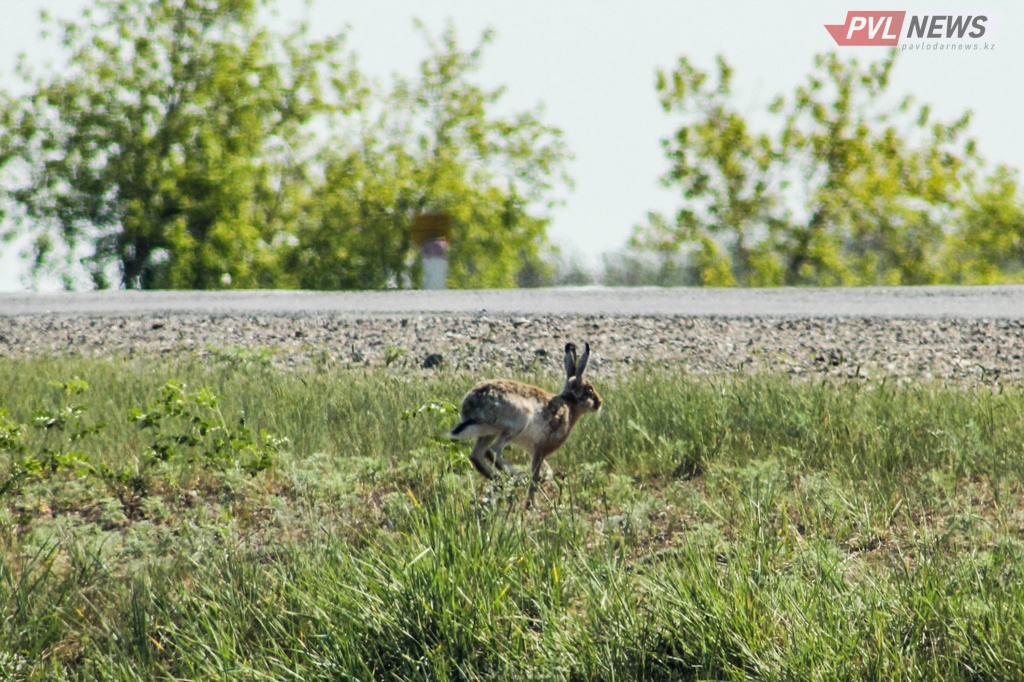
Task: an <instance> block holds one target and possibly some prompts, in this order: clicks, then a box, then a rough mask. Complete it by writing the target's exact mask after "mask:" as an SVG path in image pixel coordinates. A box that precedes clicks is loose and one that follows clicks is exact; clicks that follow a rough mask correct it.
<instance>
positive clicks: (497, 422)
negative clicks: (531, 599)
mask: <svg viewBox="0 0 1024 682" xmlns="http://www.w3.org/2000/svg"><path fill="white" fill-rule="evenodd" d="M584 346H585V349H584V351H583V355H582V356H581V357H580V358H579V359H578V360H577V358H576V346H575V345H573V344H571V343H567V344H565V374H566V379H565V385H564V386H563V387H562V392H561V393H559V394H558V395H554V394H551V393H548V392H547V391H545V390H544V389H542V388H537V387H536V386H530V385H529V384H524V383H522V382H519V381H513V380H512V379H490V380H487V381H481V382H480V383H478V384H477V385H476V386H474V387H473V388H472V389H471V390H470V391H469V393H467V394H466V397H465V398H463V400H462V421H461V422H460V423H459V425H458V426H456V427H455V428H454V429H452V432H451V433H450V434H449V437H450V438H452V439H461V438H476V445H475V446H473V452H472V453H471V454H470V455H469V461H470V462H471V463H472V464H473V466H474V467H476V470H477V471H479V472H480V473H481V474H483V475H484V476H486V477H487V478H490V479H493V478H495V476H496V475H497V471H496V470H495V467H497V470H499V471H505V472H508V473H510V474H514V473H515V470H514V469H513V468H512V467H511V466H509V465H508V464H507V463H506V462H505V458H504V457H502V455H501V452H502V450H504V449H505V446H506V445H508V444H510V443H511V444H512V445H515V446H517V447H520V448H522V449H523V450H526V451H527V452H529V453H530V454H531V455H532V457H533V460H532V462H531V467H530V468H531V473H532V478H531V479H530V490H529V492H528V493H527V497H526V507H527V508H529V507H531V506H532V505H533V495H534V492H535V491H536V488H537V484H538V482H539V481H540V475H541V467H542V466H543V465H544V459H545V458H546V457H547V456H548V455H550V454H551V453H553V452H554V451H555V450H557V449H558V448H560V447H562V444H563V443H565V440H566V439H567V438H568V437H569V434H570V433H571V432H572V428H573V427H574V426H575V425H576V422H577V421H578V420H579V418H580V417H582V416H583V415H584V414H586V413H588V412H597V411H598V410H600V409H601V396H599V395H598V394H597V391H595V390H594V387H593V386H592V385H591V384H590V382H589V381H586V380H585V379H584V378H583V370H585V369H586V368H587V361H588V360H589V359H590V344H584Z"/></svg>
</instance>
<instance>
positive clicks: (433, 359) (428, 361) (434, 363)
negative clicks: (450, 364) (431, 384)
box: [420, 353, 444, 369]
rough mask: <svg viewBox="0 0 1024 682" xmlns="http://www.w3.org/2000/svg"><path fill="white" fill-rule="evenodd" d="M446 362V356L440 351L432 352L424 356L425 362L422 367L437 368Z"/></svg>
mask: <svg viewBox="0 0 1024 682" xmlns="http://www.w3.org/2000/svg"><path fill="white" fill-rule="evenodd" d="M443 364H444V356H443V355H441V354H440V353H431V354H430V355H428V356H427V357H425V358H423V362H422V363H421V364H420V367H422V368H423V369H436V368H438V367H440V366H441V365H443Z"/></svg>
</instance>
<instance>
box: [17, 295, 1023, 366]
mask: <svg viewBox="0 0 1024 682" xmlns="http://www.w3.org/2000/svg"><path fill="white" fill-rule="evenodd" d="M567 340H573V341H576V342H577V343H581V342H583V341H587V342H589V343H590V344H591V346H592V348H593V360H592V367H593V368H594V369H593V370H592V371H593V372H594V374H595V375H596V376H601V375H605V376H606V377H610V376H612V375H614V374H615V373H617V372H620V371H623V370H625V369H628V368H630V367H634V366H641V367H668V368H672V369H674V370H676V371H680V372H686V373H693V374H712V373H722V372H764V371H770V372H781V373H788V374H792V375H798V376H806V377H834V378H837V379H842V378H846V379H851V378H857V379H868V380H871V379H881V378H885V377H892V378H895V379H897V380H900V381H909V380H913V379H921V378H923V379H933V378H934V379H949V380H955V381H960V382H965V383H992V382H1017V381H1021V379H1022V377H1024V373H1022V370H1021V366H1022V361H1024V319H986V318H982V319H956V318H938V319H927V318H898V317H795V316H768V317H728V316H697V315H690V316H683V315H657V316H654V315H519V314H516V315H506V314H493V313H487V312H479V313H476V314H443V315H441V314H438V315H415V314H411V315H404V316H403V315H400V314H396V315H388V316H367V317H357V316H353V315H352V314H312V313H297V312H292V313H288V314H259V315H253V314H244V313H243V314H191V313H178V312H174V313H162V314H153V313H147V314H122V315H89V314H55V313H49V314H16V315H7V316H3V315H0V357H26V356H35V355H61V354H78V355H84V356H90V357H110V356H135V357H139V356H143V357H144V356H154V357H159V356H167V355H184V354H190V355H195V356H196V357H198V358H201V359H204V360H207V361H210V362H235V363H253V362H255V363H273V364H274V365H277V366H280V367H284V368H297V367H315V368H321V369H324V370H343V369H345V368H358V367H367V366H371V367H374V366H375V367H381V366H391V367H393V368H401V367H405V368H408V369H409V370H410V371H429V369H430V368H432V367H435V366H438V365H444V366H447V367H454V368H456V369H459V370H464V371H467V372H472V373H479V374H480V375H481V376H482V375H485V374H486V375H494V374H500V373H508V372H513V371H524V370H530V369H531V368H537V369H550V370H551V371H558V368H559V367H560V366H561V360H560V355H561V349H562V347H563V345H564V343H565V342H566V341H567Z"/></svg>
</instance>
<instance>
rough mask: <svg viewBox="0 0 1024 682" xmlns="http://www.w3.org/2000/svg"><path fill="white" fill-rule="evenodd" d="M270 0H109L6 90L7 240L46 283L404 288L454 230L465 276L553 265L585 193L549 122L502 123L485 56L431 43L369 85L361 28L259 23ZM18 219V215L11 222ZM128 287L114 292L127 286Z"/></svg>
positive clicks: (497, 276) (1, 135)
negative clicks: (429, 245) (559, 230)
mask: <svg viewBox="0 0 1024 682" xmlns="http://www.w3.org/2000/svg"><path fill="white" fill-rule="evenodd" d="M262 9H263V3H261V2H258V1H257V0H232V1H231V2H217V1H214V0H187V1H182V0H158V1H157V2H148V1H146V0H97V2H96V5H95V7H93V8H91V9H89V10H88V11H86V13H85V14H84V15H83V17H82V19H81V20H80V21H78V22H62V23H60V25H59V26H58V27H57V29H58V30H57V33H58V35H59V37H60V46H61V48H62V49H63V52H64V54H65V55H66V65H65V67H64V68H62V69H61V70H60V71H57V72H52V73H48V74H44V75H43V76H35V75H33V74H31V73H29V72H27V71H26V70H25V69H24V68H22V69H20V75H21V76H22V78H23V80H25V82H26V84H27V85H28V86H29V88H30V94H29V95H28V96H27V97H25V98H22V99H20V100H15V99H13V98H10V97H7V96H6V95H3V94H2V93H0V122H2V123H3V125H0V205H2V206H4V207H5V208H6V207H10V208H12V209H14V210H12V211H11V215H10V218H9V221H8V222H7V223H6V224H5V225H4V231H3V237H4V238H5V239H7V240H10V239H13V238H15V237H26V236H28V237H30V238H31V247H30V249H29V254H28V255H29V257H30V260H31V266H32V273H33V275H34V276H36V277H39V276H41V275H51V276H56V277H59V278H61V279H62V281H63V283H64V286H65V287H66V288H75V287H77V286H79V285H80V280H81V279H82V277H83V273H84V275H85V276H87V277H88V279H89V280H90V281H91V284H92V286H94V287H97V288H105V287H109V286H120V287H123V288H141V289H149V288H185V289H219V288H252V287H262V288H276V287H283V288H287V287H304V288H311V289H351V288H369V289H373V288H384V287H389V286H390V287H394V286H397V287H406V286H410V285H412V284H414V283H415V280H416V278H417V277H418V269H419V264H418V261H417V257H418V256H417V255H416V252H415V249H413V245H412V235H411V221H412V218H413V216H415V215H416V214H418V213H420V212H423V211H425V210H433V211H437V210H443V211H447V212H448V213H449V214H450V215H451V216H452V218H453V235H452V237H453V239H452V250H451V253H450V260H451V269H450V272H451V275H450V282H451V284H452V285H454V286H511V285H513V284H515V282H516V275H517V273H518V272H519V271H520V270H523V269H524V268H534V269H536V268H540V267H542V262H541V261H540V259H539V255H538V254H539V252H540V250H541V249H542V248H543V247H544V246H545V244H546V227H547V218H546V217H544V216H545V214H546V211H547V210H548V209H549V208H550V206H551V203H552V201H553V200H552V198H551V197H552V194H553V191H554V189H555V188H556V187H557V186H559V185H560V184H562V183H567V182H568V179H567V177H566V176H565V174H564V164H565V162H566V160H567V159H568V153H567V151H566V149H565V145H564V142H563V141H562V135H561V132H560V131H559V130H558V129H556V128H553V127H551V126H548V125H545V124H544V123H542V122H541V120H540V115H539V112H537V111H530V112H520V113H515V114H512V115H509V116H497V115H495V114H494V113H493V110H494V109H495V108H496V105H497V103H498V100H499V99H500V97H501V95H502V90H501V89H496V90H493V91H488V90H484V89H482V88H480V87H479V86H477V85H476V84H474V83H473V82H472V75H473V74H474V72H475V71H477V70H478V68H479V66H480V61H481V58H482V49H483V47H484V46H485V45H486V44H487V43H488V42H490V40H491V34H490V33H489V32H488V33H485V34H484V37H483V39H482V41H481V44H480V45H479V46H477V47H476V48H474V49H472V50H469V51H465V50H462V49H461V48H460V47H459V46H458V43H457V37H456V35H455V32H454V29H453V28H451V27H450V26H449V27H448V28H447V29H446V30H445V31H444V32H443V34H442V36H441V37H440V39H435V38H433V37H432V36H430V35H429V33H428V32H427V31H426V30H425V29H424V30H423V34H424V36H425V38H426V40H427V43H428V46H429V50H430V53H429V55H428V57H427V58H426V59H424V60H423V62H422V64H421V65H420V70H419V76H418V78H417V79H411V80H406V79H400V78H399V79H396V80H395V83H394V85H393V87H392V88H391V89H390V90H388V91H385V90H381V89H379V88H376V87H371V86H370V85H368V83H369V79H367V78H366V77H364V76H363V75H362V74H361V73H360V72H359V71H358V69H357V68H356V67H355V62H354V57H353V55H351V54H350V53H349V52H348V51H347V50H346V47H345V36H344V35H343V34H338V35H330V36H328V37H326V38H324V39H322V40H312V39H310V37H309V35H308V32H309V27H308V26H306V25H305V24H300V25H298V26H296V27H294V28H293V29H292V30H290V32H288V33H286V34H283V35H280V34H277V33H274V32H271V31H269V30H268V29H267V28H265V27H263V26H261V24H260V22H259V13H260V12H261V11H262ZM3 217H4V216H2V215H0V218H3ZM112 277H113V279H112Z"/></svg>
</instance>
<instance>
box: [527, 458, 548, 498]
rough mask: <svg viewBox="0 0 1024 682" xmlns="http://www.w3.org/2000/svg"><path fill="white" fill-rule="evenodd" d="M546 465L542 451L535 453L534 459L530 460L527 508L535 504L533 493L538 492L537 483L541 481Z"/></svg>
mask: <svg viewBox="0 0 1024 682" xmlns="http://www.w3.org/2000/svg"><path fill="white" fill-rule="evenodd" d="M543 467H544V455H543V454H541V452H540V451H536V452H534V453H533V461H532V462H530V490H529V491H528V492H527V493H526V508H527V509H529V508H530V507H532V506H533V494H534V493H535V492H537V484H538V483H540V472H541V469H542V468H543Z"/></svg>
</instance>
